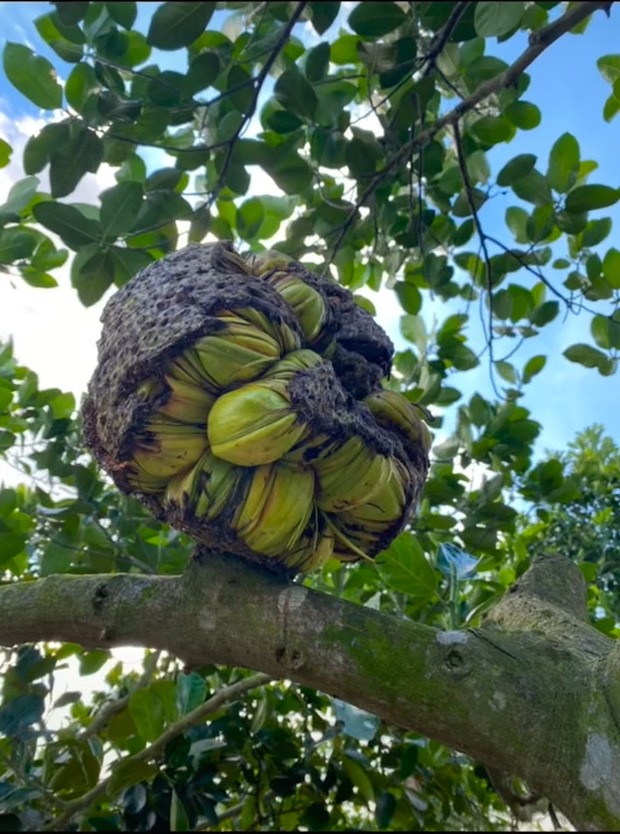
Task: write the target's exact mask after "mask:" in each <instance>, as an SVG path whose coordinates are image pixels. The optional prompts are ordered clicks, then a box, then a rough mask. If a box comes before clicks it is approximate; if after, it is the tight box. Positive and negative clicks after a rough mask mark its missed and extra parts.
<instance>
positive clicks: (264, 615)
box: [0, 554, 620, 831]
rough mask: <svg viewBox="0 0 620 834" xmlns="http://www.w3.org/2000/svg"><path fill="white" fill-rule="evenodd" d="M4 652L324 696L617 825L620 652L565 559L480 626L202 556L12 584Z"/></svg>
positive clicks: (0, 628)
mask: <svg viewBox="0 0 620 834" xmlns="http://www.w3.org/2000/svg"><path fill="white" fill-rule="evenodd" d="M0 610H1V611H2V619H1V621H0V643H2V644H3V645H13V644H17V643H24V642H31V641H37V640H46V641H49V640H61V641H72V642H78V643H81V644H82V645H87V646H91V647H93V646H96V647H102V648H111V647H113V646H121V645H138V646H149V647H152V648H159V649H165V650H167V651H169V652H172V653H174V654H176V655H177V656H178V657H180V658H182V659H183V660H185V662H186V663H187V664H188V665H190V666H191V665H196V666H198V665H204V664H208V663H221V664H225V665H229V666H244V667H247V668H251V669H254V670H257V671H260V672H263V673H265V674H266V675H269V676H270V677H274V678H288V679H291V680H293V681H296V682H297V683H299V684H302V685H304V686H310V687H313V688H315V689H319V690H322V691H324V692H327V693H329V694H331V695H334V696H337V697H339V698H341V699H343V700H346V701H349V702H350V703H352V704H355V705H357V706H359V707H361V708H362V709H366V710H368V711H370V712H373V713H375V714H377V715H379V716H381V717H382V718H383V719H384V720H385V721H386V722H388V723H391V724H395V725H397V726H400V727H403V728H405V729H410V730H415V731H417V732H419V733H423V734H424V735H427V736H430V737H432V738H435V739H437V740H439V741H442V742H443V743H445V744H447V745H448V746H450V747H452V748H456V749H459V750H461V751H463V752H464V753H467V754H469V755H470V756H472V757H474V758H476V759H478V760H480V761H482V762H484V763H485V764H486V765H488V766H489V767H491V768H494V769H498V770H502V771H506V772H509V773H513V774H515V775H518V776H520V777H521V778H523V779H525V781H526V782H527V783H528V785H529V786H530V788H531V789H532V790H533V791H536V792H537V793H541V794H543V795H545V796H547V797H548V798H549V799H550V800H551V801H552V802H553V804H554V805H555V807H556V808H558V809H559V810H561V811H562V812H563V813H564V814H565V815H566V816H567V817H568V818H569V819H570V820H571V822H572V823H573V825H575V826H576V827H577V828H578V829H580V830H609V831H611V830H614V831H615V830H618V827H619V825H620V780H619V778H618V774H619V773H620V645H619V644H618V643H617V642H616V641H613V640H611V639H610V638H608V637H606V636H604V635H603V634H601V633H600V632H598V631H597V630H596V629H594V628H592V627H591V626H589V625H588V624H587V623H586V622H585V621H584V612H585V590H584V583H583V579H582V577H581V573H580V571H579V570H578V569H577V568H576V567H575V566H574V565H573V564H572V563H571V562H569V561H568V560H565V559H562V558H560V557H547V558H546V559H543V560H541V561H539V562H536V563H535V564H534V566H533V567H532V568H531V569H530V571H529V572H528V574H526V575H525V576H524V577H523V578H522V579H521V580H520V581H519V583H518V585H517V586H515V587H514V588H513V589H512V592H511V593H509V594H507V595H506V597H505V598H504V600H503V601H502V602H501V604H500V605H499V606H498V607H497V609H496V610H495V611H494V612H493V613H492V615H491V616H489V617H488V619H487V621H486V622H485V623H484V625H483V627H481V628H478V629H468V630H465V631H449V632H441V631H437V630H436V629H433V628H430V627H428V626H425V625H420V624H418V623H414V622H409V621H404V620H399V619H397V618H395V617H390V616H386V615H384V614H381V613H379V612H377V611H374V610H371V609H367V608H364V607H362V606H358V605H353V604H351V603H348V602H345V601H343V600H339V599H336V598H334V597H331V596H329V595H326V594H321V593H318V592H315V591H312V590H310V589H308V588H306V587H304V586H302V585H298V584H294V583H293V584H289V583H286V582H285V581H284V580H283V579H281V578H279V577H277V576H272V575H271V574H268V573H265V572H263V571H261V570H259V569H257V568H254V567H251V566H248V565H246V564H243V563H241V562H239V561H238V560H236V559H234V558H232V557H225V556H221V555H214V554H202V555H201V557H200V559H195V560H194V561H193V562H192V563H191V565H190V566H189V568H188V570H187V571H186V573H185V574H184V575H183V576H179V577H164V576H157V577H153V576H134V575H124V574H117V575H110V576H70V575H59V576H49V577H46V578H45V579H41V580H39V581H36V582H29V583H14V584H9V585H5V586H4V587H1V588H0Z"/></svg>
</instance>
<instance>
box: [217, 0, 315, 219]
mask: <svg viewBox="0 0 620 834" xmlns="http://www.w3.org/2000/svg"><path fill="white" fill-rule="evenodd" d="M305 7H306V2H305V0H304V2H300V3H298V4H297V6H296V8H295V11H294V12H293V14H292V15H291V19H290V20H289V22H288V23H287V24H286V26H285V28H284V29H283V30H282V34H281V35H280V37H279V38H278V42H277V43H276V45H275V46H274V48H273V49H272V51H271V55H270V56H269V58H268V59H267V60H266V61H265V63H264V64H263V68H262V69H261V71H260V72H259V73H258V75H257V76H256V78H255V79H254V95H253V96H252V101H251V102H250V105H249V107H248V109H247V110H246V112H245V114H244V116H243V119H242V121H241V124H240V125H239V127H238V128H237V130H236V131H235V133H234V135H233V136H232V137H231V138H230V139H229V140H228V143H227V144H228V150H227V152H226V156H225V157H224V163H223V165H222V169H221V171H220V173H219V176H218V179H217V183H216V185H215V188H214V189H213V191H212V193H211V195H210V197H209V199H208V201H207V203H206V205H207V207H208V208H210V207H211V206H212V205H213V203H214V202H215V201H216V199H217V197H218V195H219V193H220V191H221V190H222V188H223V187H224V179H225V177H226V174H227V172H228V168H229V167H230V163H231V160H232V155H233V152H234V150H235V145H236V144H237V140H238V139H239V137H240V136H241V134H242V133H243V131H244V130H245V128H246V127H247V125H248V123H249V122H250V120H251V119H252V116H253V115H254V113H255V111H256V106H257V104H258V98H259V96H260V93H261V90H262V88H263V84H264V82H265V79H266V78H267V75H268V74H269V70H270V69H271V67H272V66H273V64H274V63H275V60H276V58H277V57H278V55H279V54H280V50H281V49H282V48H283V47H284V44H285V43H286V41H287V40H288V37H289V35H290V34H291V32H292V31H293V28H294V26H295V24H296V23H297V21H298V20H299V18H300V17H301V15H302V14H303V11H304V9H305Z"/></svg>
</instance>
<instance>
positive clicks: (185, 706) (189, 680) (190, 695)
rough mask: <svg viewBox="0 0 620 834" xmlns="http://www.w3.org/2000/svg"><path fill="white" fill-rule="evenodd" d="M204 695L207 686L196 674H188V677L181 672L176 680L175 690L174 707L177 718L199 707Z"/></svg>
mask: <svg viewBox="0 0 620 834" xmlns="http://www.w3.org/2000/svg"><path fill="white" fill-rule="evenodd" d="M206 694H207V685H206V683H205V681H204V678H203V677H201V676H200V675H199V674H198V672H190V673H189V675H185V674H183V672H181V674H179V677H178V678H177V688H176V706H177V713H178V715H179V717H180V716H183V715H187V714H188V713H190V712H192V710H195V709H196V707H199V706H200V704H202V702H203V701H204V699H205V696H206Z"/></svg>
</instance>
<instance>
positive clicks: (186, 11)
mask: <svg viewBox="0 0 620 834" xmlns="http://www.w3.org/2000/svg"><path fill="white" fill-rule="evenodd" d="M214 11H215V3H211V2H200V3H183V2H174V3H162V5H161V6H159V8H158V9H157V10H156V11H155V14H154V15H153V17H152V18H151V24H150V26H149V31H148V35H147V37H146V39H147V42H148V43H149V44H150V45H151V46H154V47H156V48H157V49H167V50H173V49H181V48H182V47H184V46H189V45H190V44H191V43H193V42H194V41H195V40H196V38H198V37H199V36H200V35H202V33H203V32H204V30H205V29H206V27H207V24H208V23H209V21H210V20H211V15H212V14H213V12H214Z"/></svg>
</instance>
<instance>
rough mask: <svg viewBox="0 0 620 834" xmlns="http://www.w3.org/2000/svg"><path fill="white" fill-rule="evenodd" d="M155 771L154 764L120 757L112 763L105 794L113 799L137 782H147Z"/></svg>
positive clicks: (156, 770)
mask: <svg viewBox="0 0 620 834" xmlns="http://www.w3.org/2000/svg"><path fill="white" fill-rule="evenodd" d="M157 773H158V769H157V767H156V766H155V765H154V764H149V763H148V762H144V761H140V760H137V761H136V760H135V759H121V760H120V761H117V762H114V763H113V764H112V774H111V776H110V782H109V784H108V788H107V794H108V796H109V797H110V798H111V799H113V798H114V797H115V796H117V795H118V794H119V793H122V792H123V791H125V790H127V788H130V787H131V786H132V785H135V784H137V783H138V782H149V781H150V780H151V779H152V778H153V777H154V776H155V775H156V774H157Z"/></svg>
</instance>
